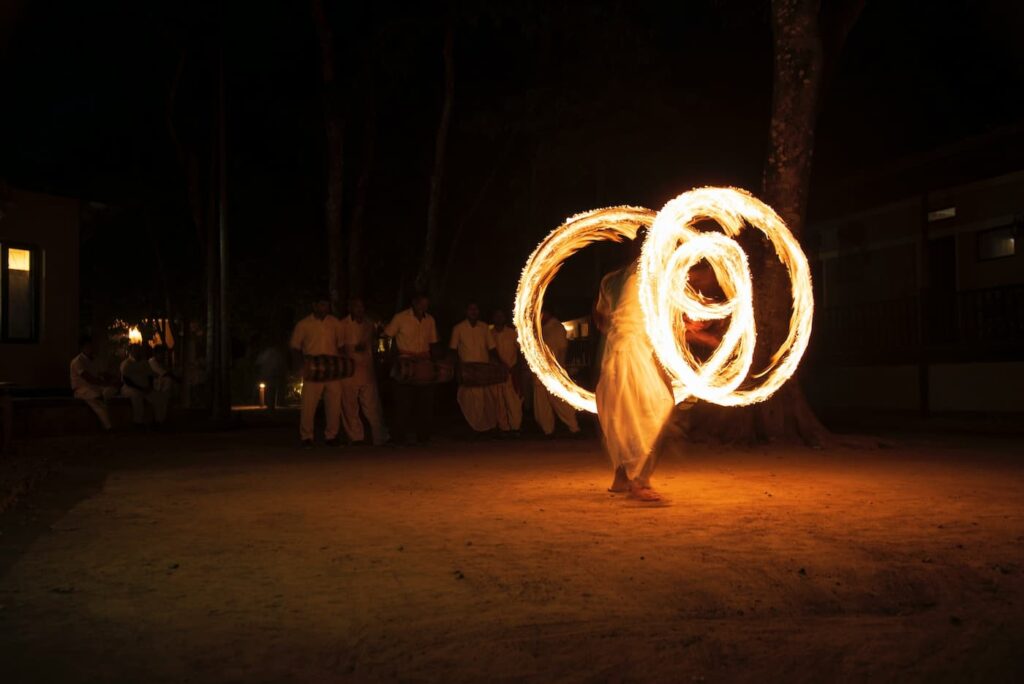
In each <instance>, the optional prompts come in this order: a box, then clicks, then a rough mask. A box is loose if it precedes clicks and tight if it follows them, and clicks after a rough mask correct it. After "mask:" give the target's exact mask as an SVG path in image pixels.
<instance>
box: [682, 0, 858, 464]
mask: <svg viewBox="0 0 1024 684" xmlns="http://www.w3.org/2000/svg"><path fill="white" fill-rule="evenodd" d="M854 4H860V5H862V4H863V3H854ZM820 9H821V3H820V0H772V6H771V27H772V43H773V48H774V63H773V91H772V113H771V123H770V125H769V129H768V132H769V144H768V156H767V159H766V161H765V167H764V187H763V191H762V198H763V199H764V201H765V202H767V203H768V204H769V205H771V206H772V207H773V208H774V209H775V210H776V211H777V212H778V213H779V215H780V216H781V217H782V218H783V220H785V221H786V223H787V225H788V226H789V228H790V230H791V231H792V232H793V235H794V236H795V237H796V238H797V239H800V237H801V235H802V233H803V228H804V221H805V217H806V211H807V197H808V191H809V188H810V179H811V162H812V158H813V153H814V131H815V126H816V122H817V116H818V109H819V94H820V90H821V81H822V71H823V63H824V52H823V46H822V34H821V30H820V27H819V20H820V16H819V14H820ZM858 13H859V12H853V13H852V14H851V15H850V18H849V21H848V22H847V23H846V25H845V26H846V30H845V31H843V32H842V39H845V37H846V34H847V33H848V32H849V27H850V26H851V25H852V22H853V21H855V19H856V16H857V14H858ZM833 47H835V48H836V49H837V51H838V48H839V47H841V46H833ZM744 246H745V247H746V248H747V250H748V254H749V257H750V263H751V266H752V267H753V269H754V280H755V302H754V306H755V318H756V325H757V333H758V348H757V350H756V352H755V357H754V368H755V369H758V368H764V367H765V366H766V364H767V363H768V358H769V357H770V355H771V354H772V353H773V352H774V350H775V349H777V348H778V346H779V344H780V343H781V342H782V341H783V340H784V339H785V336H786V334H787V332H788V326H789V322H790V315H791V313H792V299H791V297H789V296H788V293H789V292H790V290H791V288H790V283H789V279H788V275H787V273H786V270H785V268H784V267H783V266H782V264H781V262H780V261H779V259H778V257H777V255H776V254H775V252H774V250H772V249H771V248H770V247H768V246H766V245H765V244H764V242H763V240H761V241H759V242H756V243H755V244H745V245H744ZM780 295H781V296H780ZM696 418H697V420H695V421H694V424H695V426H696V433H694V434H696V436H697V437H698V438H706V437H712V438H715V439H719V440H722V441H727V442H753V441H769V442H772V441H778V440H794V441H802V442H803V443H805V444H808V445H811V446H821V445H823V444H824V443H825V442H826V441H828V439H829V432H828V430H827V429H826V428H825V427H824V426H823V425H822V424H821V422H820V421H819V420H818V418H817V416H816V415H815V414H814V411H813V410H812V409H811V407H810V405H809V404H808V403H807V400H806V398H805V397H804V393H803V390H802V389H801V387H800V383H799V380H798V377H794V378H792V379H791V380H790V381H789V382H788V383H786V384H785V385H784V386H783V387H782V389H780V390H779V391H778V392H777V393H776V394H775V396H773V397H772V398H771V399H769V400H768V401H766V402H764V403H762V404H757V405H755V406H751V407H746V408H741V409H722V408H719V407H714V406H708V405H700V406H698V409H697V412H696Z"/></svg>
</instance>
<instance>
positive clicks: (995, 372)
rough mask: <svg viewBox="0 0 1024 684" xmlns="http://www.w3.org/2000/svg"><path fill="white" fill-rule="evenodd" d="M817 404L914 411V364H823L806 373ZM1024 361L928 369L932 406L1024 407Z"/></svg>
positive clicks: (1000, 410)
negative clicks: (1023, 390) (1022, 389)
mask: <svg viewBox="0 0 1024 684" xmlns="http://www.w3.org/2000/svg"><path fill="white" fill-rule="evenodd" d="M802 381H803V385H804V388H805V389H806V391H807V396H808V399H809V400H810V401H811V402H812V403H813V404H814V405H816V406H820V407H828V408H832V409H836V408H849V409H875V410H893V411H914V410H917V409H919V408H920V398H919V395H918V392H919V390H918V367H917V366H914V365H906V364H904V365H873V366H822V367H817V368H815V369H814V370H813V372H809V373H804V375H803V377H802ZM1022 387H1024V362H1014V361H1011V362H996V363H943V364H934V365H931V366H929V368H928V403H929V408H930V409H931V410H932V411H939V412H943V411H955V412H997V413H1019V412H1024V392H1022V391H1021V388H1022Z"/></svg>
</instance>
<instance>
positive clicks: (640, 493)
mask: <svg viewBox="0 0 1024 684" xmlns="http://www.w3.org/2000/svg"><path fill="white" fill-rule="evenodd" d="M629 497H630V498H631V499H636V500H637V501H643V502H645V503H659V502H661V501H664V498H662V496H661V494H659V493H658V492H656V491H654V490H653V489H651V488H650V487H644V486H643V485H639V484H637V483H636V482H630V483H629Z"/></svg>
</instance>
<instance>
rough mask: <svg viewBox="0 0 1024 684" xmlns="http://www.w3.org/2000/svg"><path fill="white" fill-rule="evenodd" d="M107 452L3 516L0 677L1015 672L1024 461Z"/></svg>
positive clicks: (142, 438)
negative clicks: (654, 490)
mask: <svg viewBox="0 0 1024 684" xmlns="http://www.w3.org/2000/svg"><path fill="white" fill-rule="evenodd" d="M154 444H155V445H156V446H155V448H154V446H153V445H154ZM107 446H108V447H109V448H110V450H112V451H113V452H116V453H117V455H116V456H107V457H101V458H99V459H98V461H99V462H95V461H96V460H97V459H96V457H95V456H94V457H93V461H94V462H92V463H88V464H87V463H77V464H69V465H68V466H67V467H66V468H64V469H62V470H61V471H60V472H58V473H57V474H55V475H54V476H52V477H51V478H50V479H49V480H47V481H46V482H45V483H44V484H43V485H42V487H41V488H40V489H39V490H37V491H36V492H35V493H34V494H32V495H31V497H29V499H28V500H26V501H23V502H22V503H21V504H20V505H19V507H18V508H17V509H16V510H14V511H12V512H9V513H7V514H5V515H4V516H2V517H0V531H2V536H0V677H2V678H3V680H4V681H9V682H26V681H62V682H93V681H124V682H159V681H189V682H235V681H237V682H263V681H265V682H277V681H298V682H307V681H308V682H339V681H378V680H402V681H446V682H450V681H551V680H560V681H572V682H585V681H663V682H665V681H674V682H689V681H708V682H711V681H735V680H739V681H765V680H769V681H771V680H787V681H808V682H810V681H834V680H847V681H848V680H862V679H872V680H876V681H878V680H881V681H914V680H923V679H928V680H946V681H970V680H975V681H1013V680H1017V681H1020V680H1021V678H1022V677H1024V657H1022V656H1021V653H1024V458H1022V453H1021V444H1020V442H1015V441H1009V440H989V441H982V442H977V441H976V442H975V443H973V444H968V443H967V442H966V441H965V440H950V439H948V438H947V439H944V440H942V442H941V443H939V442H938V441H936V442H934V443H927V442H922V441H920V440H919V441H917V442H915V443H913V444H904V445H902V446H898V447H897V448H895V449H887V450H880V451H837V452H811V451H800V450H792V449H790V450H783V449H764V450H750V451H736V450H732V451H721V450H715V449H710V448H705V449H700V450H694V451H691V452H689V453H687V454H685V455H680V454H675V455H672V456H671V457H669V458H666V459H665V460H664V462H663V464H662V466H661V468H660V470H659V472H658V479H657V481H658V482H659V483H660V484H661V485H662V488H663V490H664V492H665V493H666V494H667V495H668V496H669V498H670V503H669V505H666V506H662V507H650V506H644V505H641V504H637V503H634V502H632V501H629V500H627V499H626V498H624V497H622V496H619V495H611V494H608V493H607V492H606V491H605V487H606V486H607V484H608V481H609V479H610V473H609V472H608V467H607V466H606V464H605V462H604V460H603V457H602V456H601V453H600V450H599V446H598V444H597V443H596V442H576V441H566V442H545V441H525V440H524V441H521V442H518V443H483V444H473V443H461V442H450V443H445V444H439V445H437V446H435V447H432V448H431V449H429V450H419V449H405V450H384V451H375V450H372V449H368V448H364V449H355V450H348V451H341V452H337V451H328V450H326V449H318V450H316V451H313V452H302V451H300V450H298V449H296V448H295V446H294V444H293V435H292V431H291V430H288V431H285V430H283V429H282V430H279V429H262V430H250V431H247V432H234V433H221V434H206V435H172V436H167V437H164V436H160V437H149V436H146V435H131V436H120V437H117V436H115V437H113V438H112V439H111V441H110V442H109V443H108V444H107ZM147 450H148V451H147ZM94 451H95V450H94Z"/></svg>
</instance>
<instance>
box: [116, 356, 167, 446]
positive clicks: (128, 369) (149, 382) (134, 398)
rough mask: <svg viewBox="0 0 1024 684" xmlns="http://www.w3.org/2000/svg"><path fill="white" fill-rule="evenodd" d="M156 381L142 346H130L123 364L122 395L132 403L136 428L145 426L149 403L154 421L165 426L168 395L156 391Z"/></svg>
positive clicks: (133, 420)
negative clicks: (154, 384) (154, 383)
mask: <svg viewBox="0 0 1024 684" xmlns="http://www.w3.org/2000/svg"><path fill="white" fill-rule="evenodd" d="M155 379H156V375H155V373H153V369H152V367H150V365H149V361H148V360H147V359H146V358H145V356H144V354H143V352H142V345H141V344H133V345H130V346H129V347H128V356H126V357H125V359H124V361H122V362H121V382H123V383H124V386H123V387H121V394H123V395H124V396H126V397H128V399H130V400H131V402H132V422H133V423H134V424H135V427H141V426H143V425H144V424H145V422H146V404H147V403H148V404H150V405H151V406H152V407H153V420H154V422H155V423H156V424H157V425H163V423H164V420H165V419H166V418H167V401H168V395H167V393H165V392H159V391H157V390H156V388H155V387H154V386H153V382H154V380H155Z"/></svg>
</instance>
